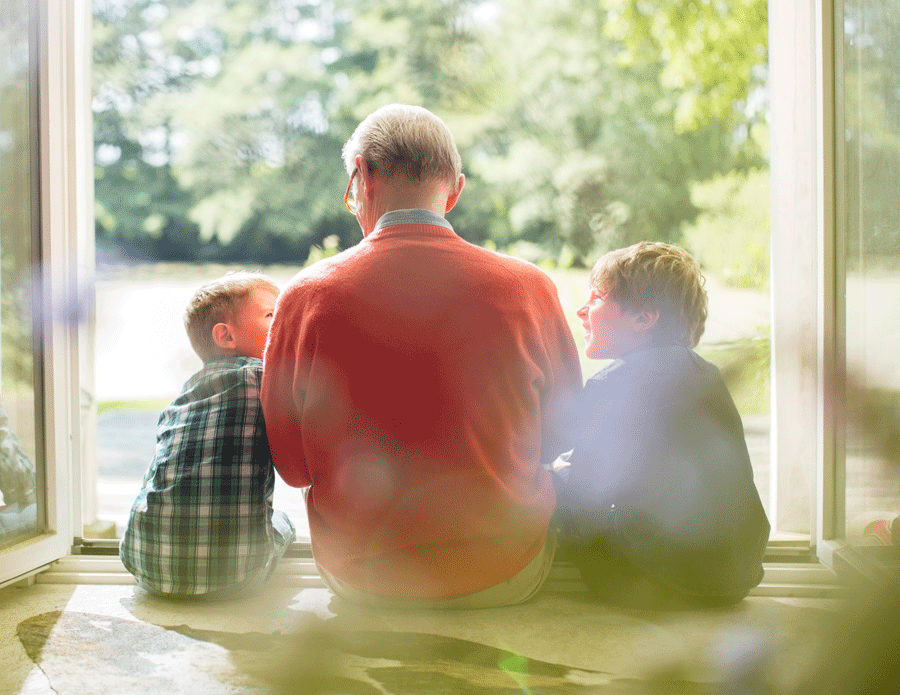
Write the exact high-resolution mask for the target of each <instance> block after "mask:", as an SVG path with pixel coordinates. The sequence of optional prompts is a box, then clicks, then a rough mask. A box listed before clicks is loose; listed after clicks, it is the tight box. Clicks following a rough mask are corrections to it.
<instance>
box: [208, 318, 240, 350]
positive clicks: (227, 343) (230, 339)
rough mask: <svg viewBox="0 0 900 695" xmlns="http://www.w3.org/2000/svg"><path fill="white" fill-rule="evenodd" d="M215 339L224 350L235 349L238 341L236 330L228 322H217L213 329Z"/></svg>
mask: <svg viewBox="0 0 900 695" xmlns="http://www.w3.org/2000/svg"><path fill="white" fill-rule="evenodd" d="M212 337H213V341H214V342H215V344H216V345H218V346H219V347H220V348H222V349H223V350H234V349H235V347H237V341H236V339H235V336H234V331H233V330H231V326H230V325H228V324H227V323H217V324H216V325H215V326H213V329H212Z"/></svg>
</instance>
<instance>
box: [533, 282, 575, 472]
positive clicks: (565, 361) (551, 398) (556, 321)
mask: <svg viewBox="0 0 900 695" xmlns="http://www.w3.org/2000/svg"><path fill="white" fill-rule="evenodd" d="M547 283H548V284H549V285H550V299H549V306H548V309H547V311H546V315H545V316H544V317H543V326H544V345H545V346H546V349H547V351H548V359H549V370H548V372H549V373H548V375H547V388H546V390H545V394H544V395H545V400H544V413H543V436H542V438H541V441H542V446H541V449H542V451H541V462H542V463H544V464H551V463H553V461H554V460H555V459H556V457H557V456H559V455H560V454H562V453H564V452H566V451H569V450H570V449H571V448H572V446H573V444H574V435H575V426H576V406H577V402H578V400H577V399H578V396H579V395H580V393H581V387H582V378H581V362H580V361H579V359H578V350H577V349H576V347H575V339H574V338H573V337H572V331H571V330H570V329H569V324H568V322H567V321H566V317H565V314H564V313H563V310H562V306H561V305H560V303H559V298H558V296H557V294H556V288H555V286H553V284H552V281H550V279H549V278H548V279H547Z"/></svg>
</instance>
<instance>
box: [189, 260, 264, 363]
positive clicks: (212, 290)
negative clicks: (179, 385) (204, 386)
mask: <svg viewBox="0 0 900 695" xmlns="http://www.w3.org/2000/svg"><path fill="white" fill-rule="evenodd" d="M258 290H260V291H265V292H273V293H274V294H275V295H278V294H279V292H280V290H279V289H278V286H277V285H276V284H275V283H274V282H272V281H271V280H270V279H269V278H268V277H266V276H265V275H263V274H262V273H248V272H244V271H240V272H233V273H227V274H226V275H224V276H222V277H220V278H219V279H217V280H213V281H212V282H208V283H206V284H205V285H203V287H201V288H200V289H199V290H197V291H196V292H194V296H193V297H191V300H190V302H188V305H187V309H186V310H185V312H184V328H185V330H186V331H187V334H188V339H189V340H190V341H191V347H192V348H194V352H196V353H197V355H199V357H200V359H201V360H203V362H204V364H205V363H206V362H209V361H211V360H213V359H215V358H216V357H220V356H221V355H222V353H221V350H220V348H219V346H218V345H216V342H215V340H213V335H212V330H213V326H215V325H216V324H217V323H227V322H229V321H232V320H233V319H234V317H235V316H236V315H237V314H239V313H240V312H241V310H242V309H243V308H244V305H245V304H246V303H247V300H248V299H250V295H251V293H253V292H254V291H258Z"/></svg>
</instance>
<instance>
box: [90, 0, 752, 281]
mask: <svg viewBox="0 0 900 695" xmlns="http://www.w3.org/2000/svg"><path fill="white" fill-rule="evenodd" d="M681 5H684V4H683V3H679V7H680V6H681ZM686 7H687V11H686V12H682V11H680V10H675V9H674V8H673V6H672V4H671V3H668V2H664V0H442V1H441V2H434V1H433V0H382V1H381V2H376V3H372V2H361V0H274V1H273V0H218V1H211V0H168V1H167V2H165V3H163V2H160V1H159V0H95V3H94V13H95V31H94V41H95V44H94V62H95V98H94V118H95V151H96V172H97V173H96V179H97V186H96V190H97V232H98V239H99V241H100V243H101V244H105V245H114V246H116V245H117V246H120V247H124V248H127V249H128V251H129V253H132V254H141V255H143V256H146V257H148V258H181V259H184V260H196V259H205V258H215V259H217V260H238V259H241V260H254V261H263V262H264V261H291V262H296V261H298V260H302V259H304V258H305V257H306V255H307V254H308V253H309V251H310V249H311V248H312V247H313V246H321V245H322V242H323V240H324V239H326V238H327V239H333V238H335V237H336V238H337V240H338V245H339V246H341V247H346V246H349V245H351V244H353V243H355V242H356V240H357V239H358V238H359V232H358V230H357V225H356V223H355V221H354V220H353V218H352V217H350V216H349V213H347V211H346V210H345V209H344V208H343V205H342V201H341V195H342V193H343V187H344V186H345V184H346V172H344V171H343V169H342V166H341V162H340V148H341V145H342V144H343V142H344V141H345V140H346V139H347V137H349V135H350V133H351V132H352V130H353V128H354V127H355V126H356V124H357V123H358V122H359V121H360V120H361V119H362V118H364V117H365V116H366V115H367V114H368V113H370V112H371V111H372V110H374V109H375V108H377V107H378V106H381V105H383V104H385V103H390V102H395V101H400V102H406V103H415V104H421V105H423V106H425V107H427V108H429V109H431V110H433V111H435V112H436V113H438V114H439V115H440V116H441V117H443V118H444V119H445V120H446V121H447V122H448V124H449V125H450V127H451V129H452V130H453V132H454V134H455V136H456V138H457V142H458V144H459V146H460V149H461V151H462V154H463V161H464V167H465V170H466V174H467V179H468V181H467V187H466V191H465V193H464V195H463V197H462V198H461V200H460V204H459V206H458V208H457V209H456V210H455V211H454V213H453V218H452V221H453V223H454V226H455V228H456V229H457V231H459V233H460V234H461V235H463V236H464V237H465V238H467V239H470V240H471V241H474V242H476V243H486V242H488V241H490V242H491V243H492V244H494V245H495V246H496V247H498V248H510V247H511V245H514V244H517V243H521V242H527V243H531V244H533V245H537V246H536V247H537V248H540V249H541V252H542V254H543V255H545V256H546V257H547V258H549V259H551V260H554V261H557V262H561V263H566V264H568V263H572V264H576V265H578V264H583V263H586V262H587V261H588V260H589V257H590V256H591V255H592V254H594V253H597V252H599V251H601V250H603V249H606V248H610V247H613V246H617V245H621V244H624V243H630V242H633V241H635V240H638V239H641V238H658V239H670V240H671V239H677V238H678V236H679V234H680V230H681V228H682V226H683V225H684V223H685V222H687V221H690V220H692V219H694V217H695V216H696V214H697V208H696V207H695V206H694V204H693V203H692V201H691V196H690V187H691V184H692V182H695V181H701V180H705V179H707V178H709V177H711V176H713V175H714V174H716V173H722V172H727V171H730V170H732V169H734V168H735V167H742V166H744V167H746V166H750V165H759V164H760V163H761V162H762V155H763V152H762V150H761V149H760V147H759V146H758V141H759V138H754V135H753V129H754V128H759V127H761V126H762V125H763V124H764V118H763V116H762V114H763V112H764V108H763V107H764V104H763V106H760V107H759V108H757V109H756V110H755V111H754V109H753V108H751V104H752V103H755V102H754V99H756V100H757V101H759V95H758V92H759V91H760V90H763V88H764V82H765V36H766V34H765V32H766V26H765V25H766V17H765V1H764V0H762V1H760V0H728V1H727V2H725V0H721V1H719V2H713V1H712V0H709V1H708V2H704V1H702V0H694V1H692V2H689V3H687V4H686ZM742 25H743V29H741V26H742ZM685 38H687V39H688V40H684V39H685Z"/></svg>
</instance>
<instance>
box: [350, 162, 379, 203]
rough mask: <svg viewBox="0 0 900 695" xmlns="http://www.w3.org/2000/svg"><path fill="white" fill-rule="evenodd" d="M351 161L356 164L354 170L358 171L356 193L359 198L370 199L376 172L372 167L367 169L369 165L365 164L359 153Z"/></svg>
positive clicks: (376, 176)
mask: <svg viewBox="0 0 900 695" xmlns="http://www.w3.org/2000/svg"><path fill="white" fill-rule="evenodd" d="M353 163H354V164H355V165H356V171H358V172H359V174H358V176H359V183H358V184H357V189H356V195H357V196H358V197H360V198H367V199H369V200H371V199H372V196H373V195H374V194H375V185H376V183H377V179H378V174H377V173H376V171H375V170H374V169H369V165H368V164H366V160H365V159H363V158H362V155H361V154H358V155H356V159H354V160H353Z"/></svg>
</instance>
